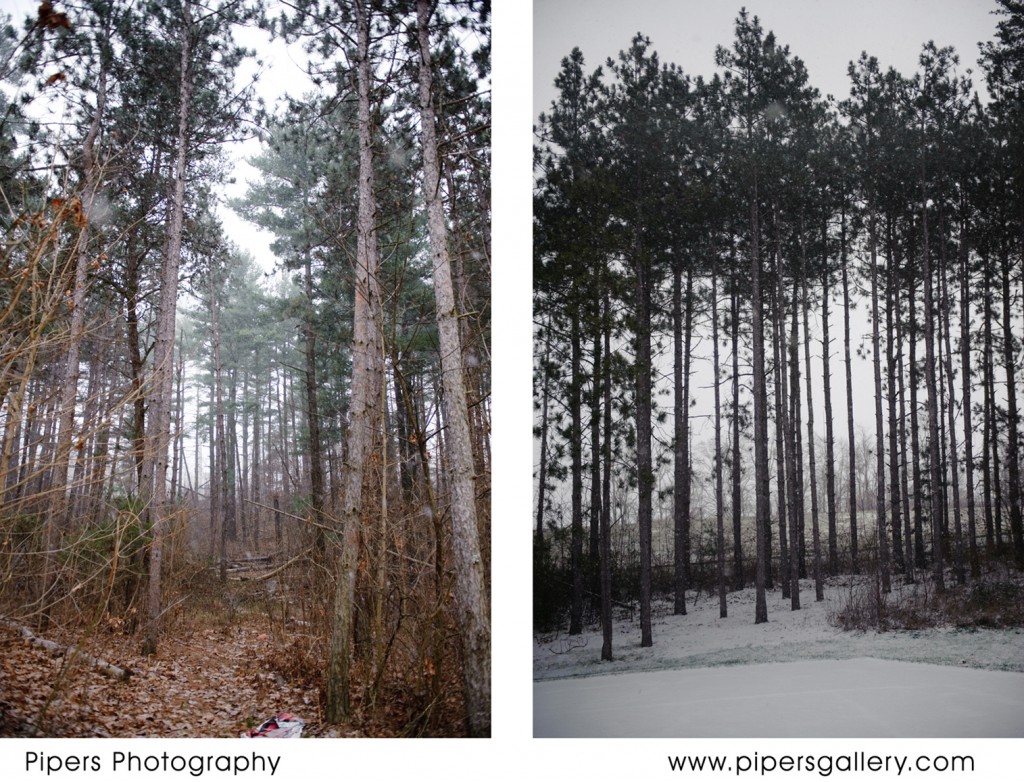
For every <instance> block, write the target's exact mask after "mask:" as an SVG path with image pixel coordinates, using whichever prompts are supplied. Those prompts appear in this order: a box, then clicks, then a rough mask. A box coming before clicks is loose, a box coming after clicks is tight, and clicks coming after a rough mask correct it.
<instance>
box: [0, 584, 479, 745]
mask: <svg viewBox="0 0 1024 782" xmlns="http://www.w3.org/2000/svg"><path fill="white" fill-rule="evenodd" d="M232 594H233V587H232V586H231V585H230V584H229V587H228V589H227V590H226V591H225V592H224V593H223V594H221V595H219V596H216V597H213V598H210V597H207V598H206V599H204V600H202V601H197V605H196V606H194V610H191V611H187V610H186V611H179V612H178V614H177V617H176V618H175V619H173V620H171V621H169V622H168V625H169V626H168V627H167V628H166V629H165V631H164V633H163V637H162V639H161V642H160V644H159V647H158V650H157V653H156V654H155V655H153V656H149V657H147V656H143V655H142V654H141V634H129V633H125V632H122V631H121V628H120V627H118V626H117V623H116V622H113V621H111V620H109V619H108V621H107V622H106V623H101V626H100V627H99V628H97V629H96V630H95V631H93V632H91V633H87V634H85V635H84V637H83V633H82V631H81V629H80V628H78V629H73V628H61V627H59V626H57V625H56V624H55V625H54V626H52V627H51V628H50V630H49V631H48V632H47V633H46V634H45V637H46V638H47V639H49V640H52V641H55V642H57V643H59V644H61V645H68V644H74V645H76V646H77V648H79V649H81V650H82V651H83V652H85V653H86V654H89V655H92V656H95V657H100V658H102V659H103V660H105V661H107V662H109V663H112V664H114V665H116V666H119V667H122V668H128V669H130V670H131V675H130V677H129V678H128V679H127V681H118V680H116V679H114V678H111V677H110V676H108V675H105V674H104V673H101V672H100V671H98V670H96V669H95V668H94V667H92V666H90V665H89V663H88V662H87V661H85V660H83V659H82V657H81V656H79V657H78V658H77V659H70V658H72V657H73V656H72V655H68V654H66V653H61V654H55V653H54V652H51V651H48V650H46V649H43V648H40V647H39V646H37V645H33V644H31V643H29V641H27V640H25V639H24V638H23V637H22V636H21V635H20V634H19V632H18V630H17V629H15V628H14V627H11V626H10V625H6V624H4V623H3V622H0V736H48V737H91V736H99V737H144V736H148V737H168V738H171V737H173V738H184V737H238V736H239V735H241V734H242V733H244V732H245V731H247V730H248V729H250V728H252V727H255V726H257V725H259V724H260V723H262V722H263V721H264V720H267V719H270V718H271V717H273V716H275V715H277V714H280V713H282V712H289V713H291V714H293V715H295V716H296V717H299V718H301V719H302V720H304V721H305V723H306V725H305V729H304V731H303V736H319V737H367V736H395V735H401V733H402V732H403V730H404V726H406V725H407V724H408V722H409V719H410V714H411V713H413V709H414V707H413V706H412V705H410V704H409V703H405V702H403V698H402V697H401V691H402V688H401V684H400V683H399V684H398V685H393V686H389V687H387V688H386V689H387V696H388V697H387V698H386V699H385V698H382V699H381V700H382V701H384V700H386V702H385V703H379V704H378V706H377V708H374V709H369V708H366V709H364V708H362V705H363V693H362V688H361V687H360V684H359V682H360V666H359V663H358V662H357V663H356V665H355V666H354V670H353V679H354V681H353V687H352V692H353V695H352V703H353V717H352V719H351V720H349V721H348V722H346V723H343V724H342V725H340V726H329V725H327V724H325V723H324V722H323V721H322V705H321V699H320V684H321V681H320V677H321V673H322V672H321V670H320V669H321V667H322V666H321V664H320V660H319V656H318V653H317V652H316V649H317V648H318V646H317V645H316V644H315V643H313V639H311V638H310V636H309V633H308V632H304V630H305V628H304V627H303V624H304V623H293V622H289V623H288V624H287V625H284V624H282V622H281V621H280V620H279V619H278V620H275V621H272V620H271V619H270V617H269V616H268V614H267V612H266V611H265V610H261V609H260V608H258V607H248V606H245V605H244V604H243V605H239V603H238V600H237V599H232V597H231V595H232ZM186 605H187V604H186ZM296 624H297V625H298V627H296ZM363 678H365V677H363ZM385 683H386V684H387V682H385ZM396 692H397V693H398V694H397V695H396ZM462 708H463V707H462V699H461V689H460V688H449V691H448V695H447V696H446V698H445V699H444V702H443V703H441V704H439V706H438V707H437V709H436V711H437V714H436V720H435V725H434V732H433V733H432V735H437V733H438V732H440V733H441V734H442V735H461V732H462V725H461V713H462V712H461V710H462Z"/></svg>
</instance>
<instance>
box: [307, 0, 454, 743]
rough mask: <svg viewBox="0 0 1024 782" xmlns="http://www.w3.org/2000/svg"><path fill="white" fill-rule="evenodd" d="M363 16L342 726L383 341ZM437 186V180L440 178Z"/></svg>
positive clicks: (332, 703) (339, 670)
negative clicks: (366, 481) (358, 556)
mask: <svg viewBox="0 0 1024 782" xmlns="http://www.w3.org/2000/svg"><path fill="white" fill-rule="evenodd" d="M354 7H355V15H356V36H357V45H356V48H357V54H356V68H355V72H356V73H355V78H356V90H357V94H358V99H357V100H358V108H357V123H358V136H359V187H358V198H359V208H358V217H357V227H356V234H357V238H356V262H355V266H356V268H355V307H354V313H353V320H354V325H353V337H352V402H351V418H350V426H349V437H348V452H347V454H346V456H347V458H346V465H345V467H346V469H345V478H344V484H343V492H342V493H343V498H342V514H341V519H342V532H341V540H340V542H339V545H340V549H341V551H340V554H339V557H338V565H337V582H336V587H335V592H334V607H333V612H332V616H331V638H330V642H329V645H328V658H327V688H326V689H327V694H326V707H325V715H324V716H325V718H326V720H327V721H328V722H329V723H331V724H337V723H338V722H340V721H341V720H342V719H343V718H344V717H346V716H348V714H349V711H350V703H349V655H350V652H351V648H350V647H351V644H352V616H353V609H354V601H355V578H356V574H355V568H356V564H357V553H358V552H357V549H358V546H359V528H360V523H361V518H360V517H361V514H363V513H364V512H366V514H367V515H369V509H368V508H366V507H364V506H365V502H364V491H363V484H364V480H365V478H366V477H367V471H368V470H369V467H370V464H371V460H372V458H373V456H372V455H373V452H374V449H375V448H376V447H377V442H378V440H379V431H378V429H379V427H380V409H379V406H380V389H381V385H382V383H383V366H382V362H383V343H382V337H381V331H380V323H379V320H378V317H379V310H380V291H379V283H378V280H377V272H378V268H379V265H380V258H379V253H378V249H377V228H376V213H377V203H376V183H375V176H374V168H373V135H374V133H373V125H372V123H371V118H370V89H371V78H372V76H371V68H370V14H371V9H370V6H369V4H368V3H366V2H365V0H357V2H356V3H355V4H354ZM435 186H436V184H435Z"/></svg>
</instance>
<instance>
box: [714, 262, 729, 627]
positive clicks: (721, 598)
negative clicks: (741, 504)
mask: <svg viewBox="0 0 1024 782" xmlns="http://www.w3.org/2000/svg"><path fill="white" fill-rule="evenodd" d="M711 344H712V346H713V354H712V360H713V362H714V364H713V367H712V369H713V371H714V373H715V521H716V522H717V524H716V527H717V529H718V539H717V542H716V543H717V545H716V546H715V548H716V551H717V554H718V616H719V618H721V619H725V618H726V617H727V616H728V614H729V609H728V607H727V606H726V602H725V594H726V588H725V495H724V491H723V487H722V399H721V385H722V382H721V381H722V377H721V367H720V365H719V360H718V264H717V256H715V255H712V261H711Z"/></svg>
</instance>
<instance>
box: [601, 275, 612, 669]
mask: <svg viewBox="0 0 1024 782" xmlns="http://www.w3.org/2000/svg"><path fill="white" fill-rule="evenodd" d="M603 308H604V310H603V318H602V330H603V332H604V335H603V336H604V355H605V361H604V378H603V383H602V384H603V391H604V470H603V475H602V482H601V638H602V640H601V659H602V660H611V659H612V362H611V331H612V328H611V296H610V294H609V293H608V288H607V287H606V288H605V290H604V294H603Z"/></svg>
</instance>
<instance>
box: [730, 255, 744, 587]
mask: <svg viewBox="0 0 1024 782" xmlns="http://www.w3.org/2000/svg"><path fill="white" fill-rule="evenodd" d="M731 299H732V301H731V305H732V309H731V310H730V313H731V318H732V568H733V577H734V579H735V582H734V587H733V588H734V589H736V590H737V591H739V590H741V589H743V587H745V586H746V579H745V578H744V574H743V539H742V530H741V527H740V522H741V520H742V507H741V506H742V497H743V495H742V492H741V487H740V467H741V460H740V347H739V342H740V296H739V281H738V280H737V279H736V276H735V275H733V279H732V291H731Z"/></svg>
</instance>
